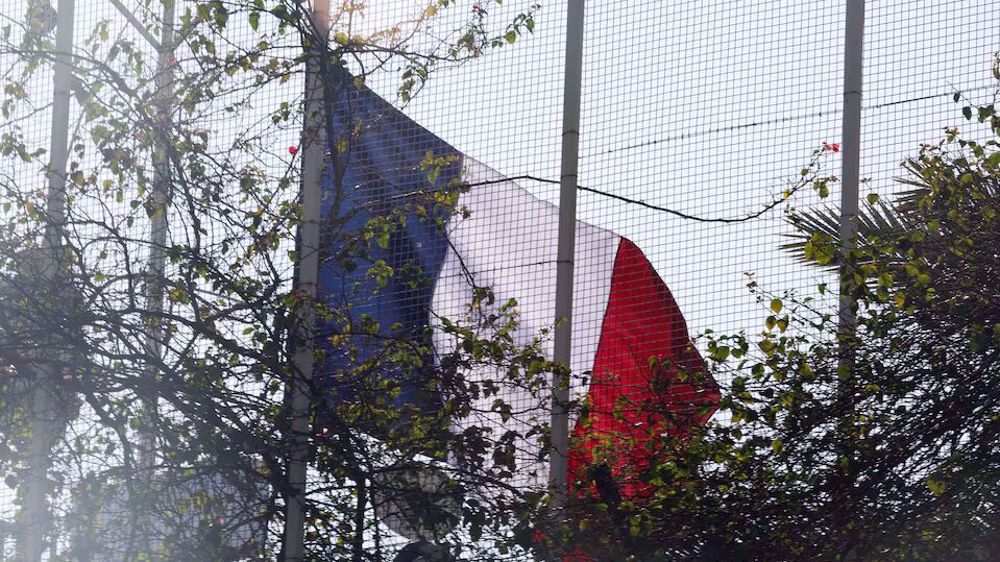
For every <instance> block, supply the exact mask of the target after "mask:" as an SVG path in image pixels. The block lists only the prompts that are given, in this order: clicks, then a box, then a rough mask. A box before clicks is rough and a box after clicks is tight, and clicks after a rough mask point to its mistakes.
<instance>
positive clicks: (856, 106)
mask: <svg viewBox="0 0 1000 562" xmlns="http://www.w3.org/2000/svg"><path fill="white" fill-rule="evenodd" d="M864 32H865V2H864V0H847V27H846V37H845V44H844V121H843V133H842V134H843V139H842V153H841V154H842V164H843V169H842V171H841V178H842V183H841V192H840V239H841V243H842V244H843V247H842V249H841V251H842V254H843V256H844V257H845V258H846V257H847V255H848V254H849V253H850V251H851V250H852V249H853V248H854V247H855V245H856V237H857V234H858V198H859V195H858V194H859V189H858V187H859V183H860V177H861V171H860V167H861V99H862V97H861V91H862V82H863V79H864V66H863V64H864ZM840 275H841V280H840V285H841V292H840V315H839V331H840V333H841V336H846V337H847V338H848V339H850V338H851V337H853V334H854V331H855V328H856V324H857V317H856V312H855V305H856V303H855V302H854V297H853V296H852V295H851V292H852V291H851V285H852V284H853V281H852V279H853V272H852V271H851V270H850V268H848V267H847V266H846V263H845V264H843V265H842V267H841V269H840Z"/></svg>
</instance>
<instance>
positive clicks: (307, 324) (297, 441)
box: [282, 0, 330, 562]
mask: <svg viewBox="0 0 1000 562" xmlns="http://www.w3.org/2000/svg"><path fill="white" fill-rule="evenodd" d="M312 28H313V30H314V33H315V35H314V36H313V37H309V38H307V39H308V47H307V55H308V56H307V57H306V92H305V108H304V110H305V116H304V122H303V131H302V147H301V149H300V154H302V187H301V202H302V224H301V225H299V263H298V269H297V276H296V286H295V291H296V294H297V295H298V297H299V306H298V307H297V309H296V318H295V322H296V324H295V326H296V334H295V352H294V356H293V357H292V362H293V373H292V377H291V383H290V384H289V388H288V392H290V393H291V412H290V414H291V420H290V421H291V423H290V430H291V450H290V455H289V459H288V492H287V494H286V496H285V529H284V539H283V545H284V548H283V549H282V550H283V552H284V557H283V560H285V561H287V562H300V561H302V560H304V559H305V499H306V472H307V468H308V461H309V449H310V447H309V429H310V424H309V409H310V405H311V403H312V394H311V392H310V386H311V383H312V377H313V363H314V361H315V358H314V355H313V337H314V332H315V324H316V312H315V309H314V307H313V300H314V299H315V297H316V283H317V277H318V274H319V237H320V231H319V225H320V195H321V194H320V190H321V186H320V182H321V180H322V176H323V167H324V164H325V162H326V156H325V153H326V138H325V135H324V133H325V131H326V126H325V125H326V117H325V116H326V112H325V111H324V106H323V99H324V96H323V76H322V75H321V72H320V71H321V68H322V65H321V63H320V61H321V57H323V56H325V54H326V50H327V41H328V36H329V31H330V4H329V0H313V13H312Z"/></svg>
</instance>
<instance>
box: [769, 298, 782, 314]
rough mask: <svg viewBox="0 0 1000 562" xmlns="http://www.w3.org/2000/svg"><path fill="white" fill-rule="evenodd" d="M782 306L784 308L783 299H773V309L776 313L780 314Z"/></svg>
mask: <svg viewBox="0 0 1000 562" xmlns="http://www.w3.org/2000/svg"><path fill="white" fill-rule="evenodd" d="M782 308H784V305H783V304H782V303H781V299H771V310H773V311H774V313H775V314H779V313H780V312H781V309H782Z"/></svg>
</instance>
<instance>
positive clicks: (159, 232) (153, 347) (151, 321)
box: [139, 0, 176, 477]
mask: <svg viewBox="0 0 1000 562" xmlns="http://www.w3.org/2000/svg"><path fill="white" fill-rule="evenodd" d="M174 14H175V6H174V0H164V1H163V22H162V26H161V32H160V42H159V45H158V47H159V52H158V53H157V68H156V77H155V78H154V79H153V81H154V85H155V87H156V92H155V93H154V97H153V109H154V112H155V113H154V119H155V122H156V129H157V131H156V136H155V137H154V141H153V142H154V149H153V190H152V193H151V196H152V200H151V218H150V236H149V262H148V267H149V269H148V271H147V276H148V277H147V281H146V310H147V315H148V316H147V319H146V355H147V357H148V359H147V361H146V367H145V370H144V373H143V378H144V380H143V381H142V382H143V390H144V396H143V397H142V400H143V410H144V412H143V418H144V419H143V420H142V424H141V426H140V433H139V467H140V468H141V470H142V472H143V476H144V477H151V476H152V473H153V469H154V467H155V466H156V427H157V422H158V418H159V405H158V398H157V395H156V383H157V375H158V373H159V368H158V366H157V362H158V360H159V358H160V356H161V355H162V353H163V345H162V341H163V326H162V323H161V316H162V312H163V292H164V273H165V270H166V263H167V253H166V245H167V211H168V206H169V202H170V191H171V174H170V156H169V154H168V151H169V146H168V144H169V143H170V131H171V128H172V116H171V115H172V114H171V111H172V109H173V108H172V100H173V97H174V69H173V67H174V65H175V64H176V62H175V60H174V39H173V37H174ZM154 46H156V45H154Z"/></svg>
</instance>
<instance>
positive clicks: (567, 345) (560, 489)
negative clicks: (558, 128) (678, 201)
mask: <svg viewBox="0 0 1000 562" xmlns="http://www.w3.org/2000/svg"><path fill="white" fill-rule="evenodd" d="M583 1H584V0H570V2H569V7H568V10H567V16H566V71H565V72H566V74H565V84H564V86H563V127H562V163H561V168H560V170H561V171H560V174H559V178H560V179H559V247H558V249H557V258H556V259H557V260H558V261H557V264H556V315H555V317H556V325H555V342H554V349H553V359H554V360H555V362H556V363H558V364H560V365H562V366H564V367H565V368H566V369H567V371H566V372H567V373H568V372H569V371H568V370H569V368H570V367H571V359H572V356H573V350H572V327H573V326H572V319H573V258H574V254H575V250H576V248H575V246H576V188H577V183H578V181H577V176H578V169H579V156H580V96H581V89H582V83H583V24H584V18H583V8H584V4H583ZM569 383H570V379H569V377H568V376H565V375H563V376H554V377H553V381H552V387H553V391H552V394H553V396H552V398H553V403H552V428H551V438H552V454H551V463H550V465H549V484H550V487H551V488H552V492H553V494H554V495H555V498H556V502H557V504H559V505H561V504H562V502H563V501H564V500H565V495H566V469H567V460H566V456H567V453H568V449H569Z"/></svg>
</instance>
